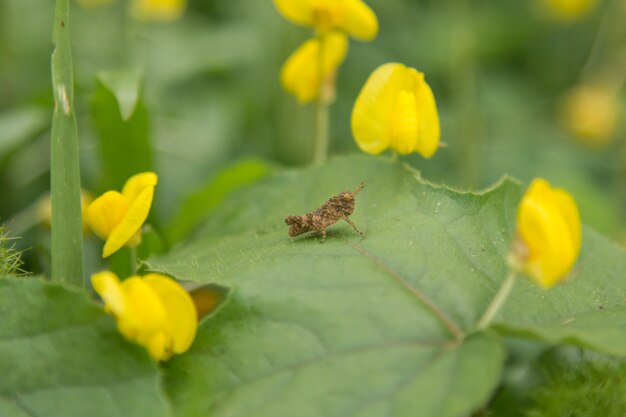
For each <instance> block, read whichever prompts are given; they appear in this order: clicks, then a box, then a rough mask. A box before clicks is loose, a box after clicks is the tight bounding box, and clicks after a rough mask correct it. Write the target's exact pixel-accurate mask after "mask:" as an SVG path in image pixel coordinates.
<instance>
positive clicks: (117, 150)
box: [91, 71, 153, 189]
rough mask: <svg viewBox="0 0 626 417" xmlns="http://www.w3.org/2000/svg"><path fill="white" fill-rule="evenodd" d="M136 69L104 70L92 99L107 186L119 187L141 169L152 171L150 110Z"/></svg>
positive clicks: (92, 110)
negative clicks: (113, 71) (123, 70)
mask: <svg viewBox="0 0 626 417" xmlns="http://www.w3.org/2000/svg"><path fill="white" fill-rule="evenodd" d="M141 81H142V76H141V74H140V73H139V72H137V71H126V72H119V73H112V72H107V73H101V74H100V75H99V76H98V82H97V86H96V91H95V92H94V95H93V97H92V100H91V113H92V117H93V121H94V125H95V127H96V131H97V133H98V137H99V147H100V153H101V155H102V162H103V171H104V173H103V174H104V184H103V185H104V188H105V189H120V188H121V187H122V185H124V183H125V182H126V180H127V179H128V178H129V177H130V176H132V175H134V174H137V173H139V172H143V171H150V170H152V159H153V157H152V146H151V144H150V135H149V119H148V110H147V108H146V105H145V104H144V102H143V101H142V100H141V99H140V90H141Z"/></svg>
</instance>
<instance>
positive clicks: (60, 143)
mask: <svg viewBox="0 0 626 417" xmlns="http://www.w3.org/2000/svg"><path fill="white" fill-rule="evenodd" d="M69 9H70V5H69V0H57V2H56V11H55V16H54V29H53V34H52V41H53V42H54V45H55V49H54V52H53V53H52V89H53V95H54V114H53V116H52V143H51V150H50V177H51V184H50V186H51V197H52V280H53V281H55V282H63V283H68V284H71V285H74V286H77V287H83V286H84V283H85V281H84V277H83V234H82V218H81V206H80V168H79V160H78V134H77V131H76V116H75V114H74V108H73V100H74V97H73V95H74V91H73V90H74V79H73V77H74V74H73V70H72V50H71V45H70V20H69Z"/></svg>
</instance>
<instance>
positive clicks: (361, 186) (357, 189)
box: [352, 181, 365, 195]
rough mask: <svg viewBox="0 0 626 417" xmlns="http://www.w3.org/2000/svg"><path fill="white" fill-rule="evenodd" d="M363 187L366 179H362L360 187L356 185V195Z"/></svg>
mask: <svg viewBox="0 0 626 417" xmlns="http://www.w3.org/2000/svg"><path fill="white" fill-rule="evenodd" d="M363 187H365V181H361V183H360V184H359V186H358V187H356V190H354V193H352V194H354V195H357V194H358V193H359V192H360V191H361V190H362V189H363Z"/></svg>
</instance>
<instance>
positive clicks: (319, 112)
mask: <svg viewBox="0 0 626 417" xmlns="http://www.w3.org/2000/svg"><path fill="white" fill-rule="evenodd" d="M317 39H318V40H319V43H320V48H319V59H318V60H317V61H318V73H319V80H320V85H319V91H318V93H317V99H316V100H315V125H314V129H313V132H314V137H313V163H314V164H321V163H323V162H324V161H326V157H327V155H328V129H329V111H328V108H329V99H328V97H327V95H328V93H327V91H326V90H327V88H328V86H327V85H326V81H327V80H325V79H324V78H325V77H324V62H323V59H324V48H325V40H324V36H323V35H322V34H318V36H317Z"/></svg>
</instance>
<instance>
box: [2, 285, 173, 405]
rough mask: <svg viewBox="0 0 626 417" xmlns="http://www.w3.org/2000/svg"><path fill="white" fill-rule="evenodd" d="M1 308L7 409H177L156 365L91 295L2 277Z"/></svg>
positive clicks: (3, 396) (4, 386)
mask: <svg viewBox="0 0 626 417" xmlns="http://www.w3.org/2000/svg"><path fill="white" fill-rule="evenodd" d="M0 311H1V312H2V314H1V315H0V375H2V378H0V415H2V416H7V417H13V416H15V417H21V416H28V417H33V416H38V417H39V416H41V417H44V416H45V417H74V416H76V417H78V416H90V417H116V416H119V417H134V416H137V417H138V416H151V417H152V416H155V417H168V416H170V415H171V414H170V411H169V405H168V403H167V401H166V399H165V397H164V396H163V394H162V392H161V389H160V386H159V385H160V377H159V372H158V369H157V366H156V365H155V363H154V362H153V361H152V360H151V359H150V358H149V357H148V354H147V353H146V351H145V350H144V349H143V348H141V347H139V346H135V345H133V344H131V343H129V342H127V341H125V340H124V339H123V338H122V337H121V336H120V335H119V334H118V332H117V331H116V329H115V324H114V321H113V319H112V318H111V317H110V316H107V315H105V314H104V312H103V311H102V309H101V308H99V307H98V306H96V305H95V304H93V303H92V302H91V301H89V300H88V299H87V298H86V297H85V295H84V294H82V293H78V292H75V291H71V290H68V289H65V288H63V287H61V286H56V285H50V284H47V283H44V282H42V281H41V280H39V279H30V278H20V279H16V278H1V279H0Z"/></svg>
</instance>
